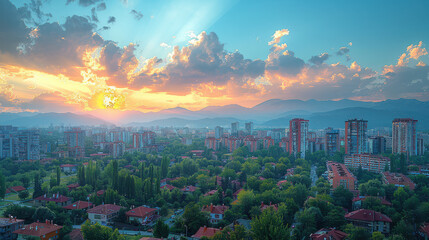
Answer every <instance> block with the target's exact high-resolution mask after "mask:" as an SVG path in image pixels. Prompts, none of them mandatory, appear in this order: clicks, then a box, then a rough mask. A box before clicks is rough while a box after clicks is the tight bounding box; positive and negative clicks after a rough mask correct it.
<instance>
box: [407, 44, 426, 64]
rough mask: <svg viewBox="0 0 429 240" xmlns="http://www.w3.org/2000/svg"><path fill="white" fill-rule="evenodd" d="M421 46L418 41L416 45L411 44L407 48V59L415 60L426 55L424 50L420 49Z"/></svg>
mask: <svg viewBox="0 0 429 240" xmlns="http://www.w3.org/2000/svg"><path fill="white" fill-rule="evenodd" d="M422 44H423V42H422V41H420V42H419V44H418V45H413V44H411V45H410V46H408V47H407V52H408V55H409V58H412V59H416V60H417V59H418V58H419V57H421V56H424V55H427V54H428V52H427V51H426V48H424V47H422Z"/></svg>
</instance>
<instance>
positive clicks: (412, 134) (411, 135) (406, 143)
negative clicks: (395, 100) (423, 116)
mask: <svg viewBox="0 0 429 240" xmlns="http://www.w3.org/2000/svg"><path fill="white" fill-rule="evenodd" d="M416 125H417V120H414V119H411V118H396V119H394V120H393V121H392V153H394V154H406V155H408V156H414V155H417V133H416Z"/></svg>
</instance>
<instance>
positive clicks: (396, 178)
mask: <svg viewBox="0 0 429 240" xmlns="http://www.w3.org/2000/svg"><path fill="white" fill-rule="evenodd" d="M383 182H384V183H385V184H392V185H395V186H396V187H409V188H410V189H411V190H414V188H415V187H416V184H414V182H413V181H411V179H410V178H409V177H407V176H405V175H404V174H402V173H391V172H384V173H383Z"/></svg>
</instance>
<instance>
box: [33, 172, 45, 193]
mask: <svg viewBox="0 0 429 240" xmlns="http://www.w3.org/2000/svg"><path fill="white" fill-rule="evenodd" d="M43 194H44V193H43V190H42V183H41V181H40V174H39V173H36V174H35V175H34V192H33V198H37V197H39V196H42V195H43Z"/></svg>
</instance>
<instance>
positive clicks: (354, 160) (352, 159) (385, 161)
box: [344, 153, 390, 173]
mask: <svg viewBox="0 0 429 240" xmlns="http://www.w3.org/2000/svg"><path fill="white" fill-rule="evenodd" d="M344 165H346V167H348V168H354V169H358V168H362V169H363V170H367V171H370V172H373V173H382V172H384V171H386V170H388V169H390V158H388V157H383V156H378V155H372V154H366V153H365V154H352V155H348V156H344Z"/></svg>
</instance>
